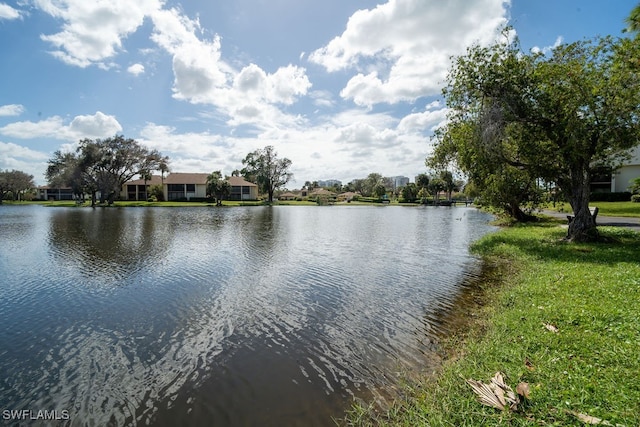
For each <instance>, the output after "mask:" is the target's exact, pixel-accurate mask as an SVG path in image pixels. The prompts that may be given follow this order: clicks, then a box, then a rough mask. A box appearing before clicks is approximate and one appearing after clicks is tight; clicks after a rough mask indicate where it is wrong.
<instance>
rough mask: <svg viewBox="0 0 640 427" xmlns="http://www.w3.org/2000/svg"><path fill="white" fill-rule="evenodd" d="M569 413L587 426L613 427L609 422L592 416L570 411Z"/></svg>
mask: <svg viewBox="0 0 640 427" xmlns="http://www.w3.org/2000/svg"><path fill="white" fill-rule="evenodd" d="M569 413H570V414H571V415H573V416H574V417H576V418H577V419H579V420H580V421H582V422H583V423H585V424H591V425H603V426H610V425H612V424H611V423H610V422H609V421H606V420H601V419H600V418H596V417H592V416H591V415H585V414H580V413H578V412H574V411H569Z"/></svg>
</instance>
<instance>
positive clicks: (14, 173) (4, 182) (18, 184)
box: [0, 170, 35, 203]
mask: <svg viewBox="0 0 640 427" xmlns="http://www.w3.org/2000/svg"><path fill="white" fill-rule="evenodd" d="M34 187H35V184H34V182H33V175H29V174H28V173H26V172H22V171H18V170H7V171H0V203H2V200H3V199H4V198H5V196H7V195H8V194H9V193H11V195H12V196H13V200H18V199H20V195H21V194H24V192H25V191H27V190H30V189H32V188H34Z"/></svg>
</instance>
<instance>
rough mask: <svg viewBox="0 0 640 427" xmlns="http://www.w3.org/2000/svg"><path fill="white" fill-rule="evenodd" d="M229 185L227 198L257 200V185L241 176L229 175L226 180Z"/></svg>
mask: <svg viewBox="0 0 640 427" xmlns="http://www.w3.org/2000/svg"><path fill="white" fill-rule="evenodd" d="M227 182H228V183H229V185H230V186H231V192H230V194H229V200H258V186H257V185H256V184H254V183H252V182H249V181H246V180H245V179H244V178H243V177H241V176H231V177H229V179H228V180H227Z"/></svg>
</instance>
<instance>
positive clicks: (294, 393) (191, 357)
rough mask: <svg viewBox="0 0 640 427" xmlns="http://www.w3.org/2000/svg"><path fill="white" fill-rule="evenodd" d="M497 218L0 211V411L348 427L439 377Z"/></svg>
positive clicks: (104, 419) (358, 211) (383, 211)
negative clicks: (477, 246) (480, 246)
mask: <svg viewBox="0 0 640 427" xmlns="http://www.w3.org/2000/svg"><path fill="white" fill-rule="evenodd" d="M489 220H490V217H489V216H488V215H487V214H484V213H482V212H480V211H478V210H476V209H473V208H462V207H454V208H448V207H405V206H370V207H369V206H327V207H306V206H274V207H268V206H261V207H233V208H215V207H193V208H190V207H186V208H161V207H154V208H133V207H128V208H96V209H91V208H62V207H44V206H24V205H23V206H0V291H1V294H0V295H1V296H0V324H1V325H2V328H1V330H0V379H1V380H2V382H1V384H0V411H7V410H28V411H32V414H31V415H32V416H37V412H38V411H50V414H51V413H54V412H53V411H56V412H55V413H54V414H55V415H58V416H60V415H63V416H64V415H65V414H68V418H69V419H68V420H62V421H60V423H61V424H64V425H74V426H75V425H85V424H86V425H106V424H109V425H136V424H137V425H146V424H150V425H156V426H172V425H196V426H199V425H202V426H205V425H216V426H244V425H266V426H269V425H272V426H283V425H290V426H296V425H300V426H330V425H334V421H333V418H340V417H343V415H344V410H345V409H348V408H349V407H350V405H351V404H352V402H353V401H354V399H356V398H357V399H365V400H367V401H368V400H371V399H376V400H378V401H381V402H383V401H384V400H385V399H388V398H389V397H390V396H392V390H393V389H394V387H395V386H396V385H397V383H398V381H400V380H402V379H403V378H404V377H405V376H408V375H409V376H410V375H411V373H412V372H421V371H423V370H424V371H426V370H429V367H430V366H432V365H433V363H435V362H434V361H435V360H436V357H435V354H434V344H433V341H434V340H435V339H436V337H437V336H438V334H441V333H442V330H441V328H442V327H443V326H442V319H443V316H445V315H446V313H447V312H448V310H449V309H450V308H451V306H452V304H454V303H455V301H456V298H457V297H458V296H459V295H460V293H461V292H462V290H463V288H464V285H463V283H464V282H465V281H466V280H467V279H469V278H471V277H474V276H475V275H477V274H478V272H479V268H480V264H479V260H478V259H476V258H475V257H474V256H472V255H470V254H469V251H468V247H469V244H470V243H471V242H472V241H473V240H476V239H478V238H479V237H481V236H482V235H484V234H486V233H488V232H490V231H492V230H493V228H492V227H491V226H490V225H489V224H488V221H489ZM63 411H65V412H63ZM3 414H4V412H3ZM5 422H6V421H5Z"/></svg>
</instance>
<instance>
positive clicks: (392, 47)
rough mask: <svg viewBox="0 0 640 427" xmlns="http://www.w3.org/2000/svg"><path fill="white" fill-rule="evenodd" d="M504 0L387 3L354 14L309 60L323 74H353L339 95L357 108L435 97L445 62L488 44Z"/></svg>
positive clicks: (502, 12) (498, 26)
mask: <svg viewBox="0 0 640 427" xmlns="http://www.w3.org/2000/svg"><path fill="white" fill-rule="evenodd" d="M507 4H508V1H505V0H478V1H474V2H468V1H465V0H452V1H447V2H442V1H438V0H389V1H388V2H387V3H385V4H382V5H378V6H377V7H376V8H374V9H371V10H359V11H358V12H356V13H354V14H353V15H352V16H351V18H350V19H349V21H348V23H347V27H346V29H345V31H344V32H343V33H342V34H341V35H340V36H338V37H335V38H334V39H333V40H331V41H330V42H329V44H327V45H326V46H324V47H322V48H320V49H317V50H316V51H314V52H313V53H311V55H310V56H309V60H310V61H312V62H314V63H317V64H320V65H322V66H324V67H325V68H326V69H327V70H328V71H338V70H344V69H356V70H357V71H358V74H357V75H355V76H354V77H353V78H352V79H351V80H350V81H349V82H348V83H347V85H346V86H345V88H344V89H343V90H342V92H341V96H342V97H343V98H345V99H351V100H353V101H354V102H355V103H356V104H358V105H363V106H371V105H373V104H377V103H383V102H384V103H397V102H400V101H414V100H415V99H417V98H419V97H423V96H433V95H437V94H438V93H439V91H440V88H441V86H442V82H443V81H444V78H445V76H446V71H447V67H448V65H449V58H450V56H451V55H452V54H453V55H455V54H459V53H463V52H464V49H465V48H466V47H467V46H468V45H469V44H471V43H474V42H477V43H480V44H485V43H488V42H490V41H492V40H494V39H495V36H496V32H497V30H499V29H501V28H502V27H503V26H504V25H505V24H506V22H507V18H506V14H507V10H506V5H507Z"/></svg>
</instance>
